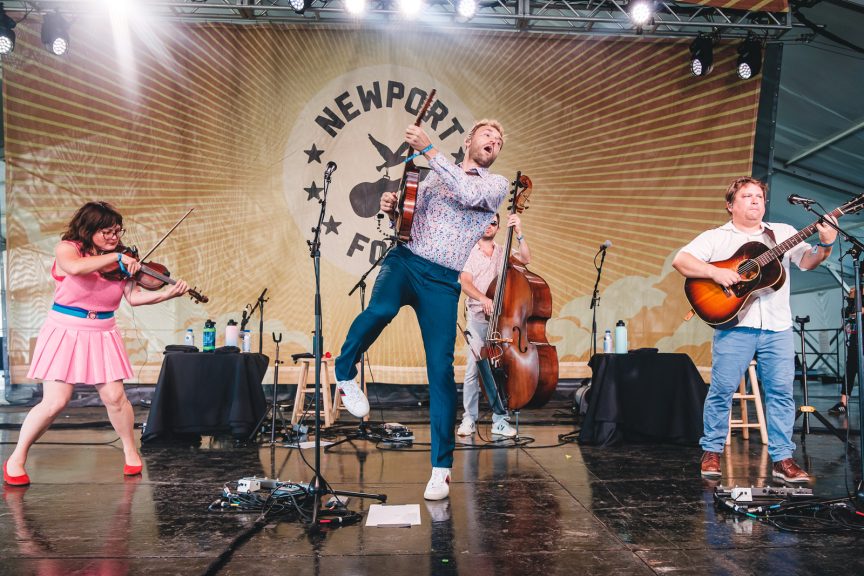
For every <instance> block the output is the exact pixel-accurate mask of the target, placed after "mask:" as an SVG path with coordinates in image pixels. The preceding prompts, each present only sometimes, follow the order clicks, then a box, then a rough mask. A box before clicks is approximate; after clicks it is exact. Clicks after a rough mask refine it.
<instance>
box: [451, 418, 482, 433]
mask: <svg viewBox="0 0 864 576" xmlns="http://www.w3.org/2000/svg"><path fill="white" fill-rule="evenodd" d="M476 431H477V425H476V424H475V423H474V421H473V420H462V423H461V424H459V429H458V430H456V434H457V435H459V436H472V435H473V434H474V432H476Z"/></svg>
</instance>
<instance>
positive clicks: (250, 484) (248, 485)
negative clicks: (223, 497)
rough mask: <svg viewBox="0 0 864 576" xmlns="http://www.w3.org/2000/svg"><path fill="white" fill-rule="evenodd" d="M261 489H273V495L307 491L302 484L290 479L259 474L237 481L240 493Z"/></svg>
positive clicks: (250, 492) (249, 492)
mask: <svg viewBox="0 0 864 576" xmlns="http://www.w3.org/2000/svg"><path fill="white" fill-rule="evenodd" d="M261 490H272V491H273V496H288V495H297V494H302V493H303V492H305V490H304V489H303V487H302V486H298V485H297V484H296V483H294V482H291V481H290V480H279V479H278V478H276V479H275V480H274V479H272V478H267V477H264V478H258V477H257V476H247V477H245V478H241V479H240V480H238V481H237V492H238V493H239V494H252V493H253V492H260V491H261Z"/></svg>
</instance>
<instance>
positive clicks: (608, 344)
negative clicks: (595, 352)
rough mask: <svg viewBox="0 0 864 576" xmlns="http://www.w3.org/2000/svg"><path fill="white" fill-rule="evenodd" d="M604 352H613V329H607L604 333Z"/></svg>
mask: <svg viewBox="0 0 864 576" xmlns="http://www.w3.org/2000/svg"><path fill="white" fill-rule="evenodd" d="M603 353H604V354H611V353H612V331H611V330H606V334H604V335H603Z"/></svg>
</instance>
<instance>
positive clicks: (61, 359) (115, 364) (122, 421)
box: [3, 202, 187, 486]
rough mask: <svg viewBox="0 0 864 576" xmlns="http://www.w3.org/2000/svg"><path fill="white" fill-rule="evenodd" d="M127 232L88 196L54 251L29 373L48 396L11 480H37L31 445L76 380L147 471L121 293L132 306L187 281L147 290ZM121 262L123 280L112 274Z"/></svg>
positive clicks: (130, 460) (33, 414)
mask: <svg viewBox="0 0 864 576" xmlns="http://www.w3.org/2000/svg"><path fill="white" fill-rule="evenodd" d="M123 232H124V230H123V216H122V215H121V214H120V213H119V212H118V211H117V210H116V209H115V208H114V207H113V206H111V205H110V204H108V203H107V202H88V203H86V204H84V205H83V206H82V207H81V208H79V209H78V211H77V212H76V213H75V216H73V218H72V220H71V221H70V222H69V226H68V228H67V229H66V232H65V233H64V234H63V237H62V240H61V241H60V242H59V243H58V244H57V246H56V248H55V250H54V255H55V260H54V265H53V266H52V268H51V275H52V276H53V277H54V281H55V288H54V304H53V306H52V309H51V311H50V312H49V313H48V317H47V318H46V320H45V323H44V325H43V326H42V330H41V331H40V332H39V337H38V339H37V341H36V348H35V350H34V352H33V359H32V362H31V365H30V371H29V372H28V374H27V377H28V378H33V379H38V380H42V381H43V385H42V386H43V396H42V401H41V402H40V403H39V404H37V405H36V406H34V407H33V408H32V409H31V410H30V412H29V413H28V414H27V417H26V418H25V419H24V423H23V424H22V425H21V432H20V434H19V436H18V445H17V446H16V447H15V451H14V452H12V455H11V456H9V459H8V460H6V462H5V463H4V464H3V480H4V482H6V483H7V484H10V485H17V486H26V485H28V484H29V483H30V478H29V477H28V476H27V473H26V472H25V469H24V467H25V464H26V461H27V454H28V452H29V450H30V446H32V445H33V443H34V442H36V440H38V439H39V437H41V436H42V434H43V433H44V432H45V431H46V430H47V429H48V427H49V426H50V425H51V423H52V422H53V421H54V419H55V418H56V417H57V415H58V414H59V413H60V412H61V411H62V410H63V409H64V408H65V407H66V405H67V404H68V403H69V400H70V399H71V397H72V389H73V386H74V385H75V384H76V383H77V384H90V385H93V386H95V387H96V390H97V391H98V392H99V396H100V398H101V399H102V402H103V403H104V404H105V407H106V408H107V410H108V418H109V419H110V420H111V424H112V426H114V429H115V430H116V431H117V434H118V435H119V436H120V439H121V440H122V442H123V452H124V455H125V462H124V466H123V473H124V474H125V475H127V476H134V475H136V474H140V473H141V456H140V455H139V454H138V448H137V446H136V443H135V438H134V432H133V429H134V424H135V419H134V415H133V412H132V405H131V404H130V403H129V400H128V399H127V398H126V392H125V390H124V389H123V380H124V379H127V378H131V377H132V375H133V373H132V366H131V365H130V363H129V356H128V355H127V354H126V350H125V348H124V346H123V338H122V336H121V335H120V332H119V331H118V330H117V327H116V324H115V321H114V311H115V310H117V308H118V307H119V306H120V299H121V297H125V298H126V301H127V302H129V304H131V305H132V306H140V305H142V304H155V303H157V302H163V301H165V300H168V299H170V298H176V297H177V296H182V295H183V294H185V293H186V291H187V285H186V283H185V282H183V281H182V280H179V281H177V283H176V284H174V285H173V286H171V287H170V288H169V289H168V290H165V291H162V292H143V291H141V290H140V289H139V288H138V287H137V286H136V282H135V280H134V279H133V278H132V277H134V275H135V273H136V272H138V271H139V269H140V266H141V265H140V263H139V262H138V261H137V260H135V259H134V258H132V257H131V256H129V255H128V254H124V253H121V252H118V251H117V250H121V249H122V246H121V245H120V239H121V237H122V236H123ZM118 247H120V248H118ZM117 268H119V269H120V271H121V272H122V275H123V276H125V277H124V278H122V279H112V278H116V276H115V275H107V274H105V273H106V272H110V271H112V270H116V269H117ZM106 276H107V277H106Z"/></svg>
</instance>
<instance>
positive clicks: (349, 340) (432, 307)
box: [336, 246, 460, 468]
mask: <svg viewBox="0 0 864 576" xmlns="http://www.w3.org/2000/svg"><path fill="white" fill-rule="evenodd" d="M459 292H460V286H459V272H457V271H456V270H451V269H449V268H445V267H444V266H440V265H438V264H435V263H433V262H430V261H429V260H426V259H425V258H421V257H420V256H417V255H416V254H414V253H412V252H411V251H410V250H408V249H407V248H405V247H404V246H397V247H396V248H394V249H393V250H391V251H390V253H389V254H388V255H387V257H386V258H385V259H384V262H382V264H381V271H380V272H379V273H378V278H377V279H376V280H375V287H374V288H373V289H372V297H371V298H370V300H369V307H368V308H366V310H364V311H363V312H362V313H361V314H360V315H359V316H357V318H355V319H354V322H353V323H352V324H351V328H350V329H349V330H348V335H347V336H346V337H345V343H344V344H342V351H341V352H340V353H339V357H338V358H336V379H337V380H340V381H341V380H350V379H352V378H354V377H355V376H357V363H358V362H359V361H360V358H361V357H362V355H363V354H364V353H365V352H366V350H367V349H368V348H369V347H370V346H371V345H372V343H373V342H375V340H376V339H377V338H378V336H379V335H380V334H381V331H382V330H384V327H385V326H387V325H388V324H389V323H390V321H391V320H393V318H394V317H395V316H396V314H398V313H399V310H400V309H401V308H402V307H403V306H411V307H412V308H414V312H415V313H416V314H417V321H418V323H419V324H420V334H421V335H422V337H423V348H424V350H425V352H426V375H427V376H428V378H429V419H430V421H431V427H432V466H434V467H437V468H452V467H453V448H454V447H455V445H456V434H455V430H454V427H455V426H456V404H457V394H456V381H455V379H454V378H453V347H454V346H455V345H456V311H457V309H458V306H459Z"/></svg>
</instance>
